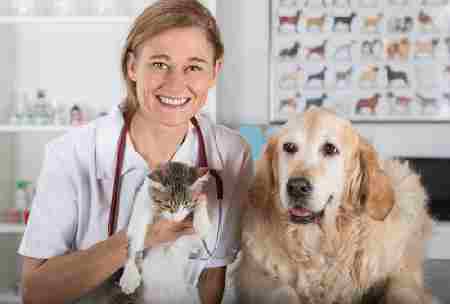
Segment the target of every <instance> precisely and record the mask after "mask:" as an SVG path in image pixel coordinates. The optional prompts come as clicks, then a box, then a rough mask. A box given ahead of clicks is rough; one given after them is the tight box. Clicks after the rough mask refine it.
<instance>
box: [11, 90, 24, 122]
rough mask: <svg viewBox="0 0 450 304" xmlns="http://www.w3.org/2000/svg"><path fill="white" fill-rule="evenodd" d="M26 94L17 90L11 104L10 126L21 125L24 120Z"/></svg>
mask: <svg viewBox="0 0 450 304" xmlns="http://www.w3.org/2000/svg"><path fill="white" fill-rule="evenodd" d="M27 97H28V95H27V93H26V92H25V91H23V90H17V91H16V93H15V98H14V99H13V101H12V104H11V114H10V117H9V123H10V124H12V125H22V124H24V123H25V120H26V110H27V109H26V106H27Z"/></svg>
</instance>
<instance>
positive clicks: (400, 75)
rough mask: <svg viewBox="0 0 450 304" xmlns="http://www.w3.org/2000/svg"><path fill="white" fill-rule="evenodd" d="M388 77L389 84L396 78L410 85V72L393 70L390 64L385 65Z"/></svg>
mask: <svg viewBox="0 0 450 304" xmlns="http://www.w3.org/2000/svg"><path fill="white" fill-rule="evenodd" d="M384 68H385V69H386V77H387V81H388V86H389V87H390V86H392V82H393V81H395V80H401V81H402V82H403V84H404V85H405V86H407V87H409V80H408V74H407V73H406V72H405V71H400V70H393V69H392V68H391V66H390V65H385V66H384Z"/></svg>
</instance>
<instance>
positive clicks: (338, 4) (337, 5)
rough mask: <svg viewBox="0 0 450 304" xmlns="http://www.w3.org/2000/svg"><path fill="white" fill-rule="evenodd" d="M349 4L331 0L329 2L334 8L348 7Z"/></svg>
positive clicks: (349, 2) (344, 0)
mask: <svg viewBox="0 0 450 304" xmlns="http://www.w3.org/2000/svg"><path fill="white" fill-rule="evenodd" d="M351 4H352V3H351V0H333V1H332V2H331V5H333V6H334V7H350V6H351Z"/></svg>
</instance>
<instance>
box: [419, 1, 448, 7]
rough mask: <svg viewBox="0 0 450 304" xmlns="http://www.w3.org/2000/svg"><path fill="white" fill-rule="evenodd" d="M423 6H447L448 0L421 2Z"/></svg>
mask: <svg viewBox="0 0 450 304" xmlns="http://www.w3.org/2000/svg"><path fill="white" fill-rule="evenodd" d="M420 4H421V5H430V6H431V5H446V4H447V0H421V2H420Z"/></svg>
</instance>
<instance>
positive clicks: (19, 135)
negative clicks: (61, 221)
mask: <svg viewBox="0 0 450 304" xmlns="http://www.w3.org/2000/svg"><path fill="white" fill-rule="evenodd" d="M12 1H15V0H12ZM97 1H99V0H97ZM0 2H2V3H0V37H2V43H1V45H0V67H1V69H0V212H3V211H4V210H5V209H6V208H9V207H12V206H13V205H14V204H13V200H14V183H15V180H16V179H27V180H31V181H36V179H37V177H38V175H39V171H40V169H41V163H42V158H43V153H44V145H45V143H46V142H48V141H49V140H50V139H52V138H54V137H56V136H59V135H61V134H62V133H63V132H65V131H67V130H68V129H69V128H70V127H67V126H12V125H10V124H9V114H10V111H11V108H12V105H13V104H14V102H15V96H17V92H18V89H20V90H25V91H30V92H36V90H37V89H38V88H41V89H45V90H46V91H47V93H48V96H49V98H53V99H56V100H57V101H58V104H62V105H64V106H65V107H66V108H67V109H68V108H70V106H71V105H73V104H74V103H77V104H81V105H82V106H83V107H84V109H85V111H86V113H88V116H89V117H90V118H93V117H94V116H95V114H96V113H98V112H100V111H104V110H109V109H111V108H112V107H113V106H115V105H116V104H118V103H119V102H120V101H121V98H123V96H124V95H125V93H124V92H125V90H124V85H123V83H122V79H121V73H120V55H121V51H122V46H123V43H124V41H125V38H126V34H127V32H128V29H129V27H130V24H131V21H132V17H130V16H127V15H126V14H120V15H119V16H94V15H93V14H90V15H89V14H84V13H82V14H78V15H70V16H48V15H45V14H42V12H43V11H45V10H44V8H39V7H37V10H36V11H38V12H39V14H37V15H35V16H33V15H31V16H9V15H7V14H6V13H5V12H8V10H7V9H6V8H5V3H7V2H9V1H0ZM45 2H49V1H45ZM73 2H78V1H73ZM92 2H93V1H85V0H84V1H80V3H92ZM105 2H108V1H105ZM139 2H141V6H142V7H143V6H144V3H149V2H152V1H146V0H140V1H137V0H133V1H130V2H129V3H130V4H131V5H132V6H131V7H128V13H132V12H133V9H134V10H135V9H136V7H138V5H139V4H138V3H139ZM202 2H203V3H207V5H208V6H209V8H210V9H211V10H212V11H213V12H215V0H209V1H202ZM36 3H44V1H36ZM115 3H121V5H123V4H122V1H118V0H116V1H115ZM123 3H125V2H123ZM80 5H81V4H80ZM128 15H130V14H128ZM215 99H216V98H215V90H213V91H212V92H211V94H210V96H209V100H208V104H207V107H206V108H205V111H206V112H208V114H209V115H210V116H211V117H212V118H213V119H214V120H215V119H216V101H215ZM23 230H24V226H23V225H11V224H4V223H1V222H0V243H1V244H2V245H1V246H0V252H1V253H0V270H1V272H0V304H3V303H19V302H20V301H19V298H18V297H16V296H15V295H14V293H13V292H11V291H8V292H4V290H6V289H10V288H12V287H13V286H14V284H15V281H17V279H18V275H17V273H16V274H14V273H13V272H14V269H15V268H16V266H15V265H16V262H15V261H11V259H14V257H15V251H16V250H17V245H18V243H19V240H20V237H21V233H22V232H23ZM4 249H8V250H4Z"/></svg>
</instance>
